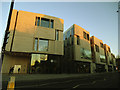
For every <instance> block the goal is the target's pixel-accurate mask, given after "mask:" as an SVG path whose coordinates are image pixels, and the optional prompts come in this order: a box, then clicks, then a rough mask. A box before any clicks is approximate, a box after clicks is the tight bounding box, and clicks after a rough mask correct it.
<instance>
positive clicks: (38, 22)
mask: <svg viewBox="0 0 120 90" xmlns="http://www.w3.org/2000/svg"><path fill="white" fill-rule="evenodd" d="M37 26H40V17H38V18H37Z"/></svg>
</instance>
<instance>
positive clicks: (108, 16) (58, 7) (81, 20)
mask: <svg viewBox="0 0 120 90" xmlns="http://www.w3.org/2000/svg"><path fill="white" fill-rule="evenodd" d="M0 6H1V10H2V11H1V12H2V14H1V20H2V23H1V24H0V47H2V41H3V37H4V32H5V29H6V26H7V19H8V15H9V8H10V2H2V3H0ZM14 9H17V10H23V11H28V12H34V13H41V14H46V15H50V16H54V17H58V18H62V19H64V31H65V30H67V29H68V28H69V27H70V26H72V25H73V24H77V25H79V26H81V27H82V28H84V29H85V30H87V31H89V32H90V36H93V35H94V36H95V37H97V38H99V39H101V40H103V43H104V44H107V45H108V46H110V47H111V52H112V53H113V54H115V56H116V55H118V13H117V12H116V11H117V10H118V3H117V2H15V4H14ZM0 51H1V48H0Z"/></svg>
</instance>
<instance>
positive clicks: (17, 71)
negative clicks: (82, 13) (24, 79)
mask: <svg viewBox="0 0 120 90" xmlns="http://www.w3.org/2000/svg"><path fill="white" fill-rule="evenodd" d="M18 69H19V70H18ZM20 70H21V65H14V72H13V73H19V72H20Z"/></svg>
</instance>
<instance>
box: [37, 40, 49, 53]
mask: <svg viewBox="0 0 120 90" xmlns="http://www.w3.org/2000/svg"><path fill="white" fill-rule="evenodd" d="M39 51H48V40H39Z"/></svg>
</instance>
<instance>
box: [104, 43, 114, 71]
mask: <svg viewBox="0 0 120 90" xmlns="http://www.w3.org/2000/svg"><path fill="white" fill-rule="evenodd" d="M104 50H105V58H106V61H107V62H106V64H107V65H108V71H109V72H111V71H113V61H112V57H111V50H110V46H108V45H107V44H104Z"/></svg>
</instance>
